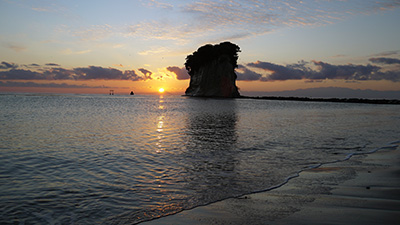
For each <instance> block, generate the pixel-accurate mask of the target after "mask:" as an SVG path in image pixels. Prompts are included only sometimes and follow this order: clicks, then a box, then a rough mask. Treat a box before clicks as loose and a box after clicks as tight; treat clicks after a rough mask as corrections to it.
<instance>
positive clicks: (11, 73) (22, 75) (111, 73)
mask: <svg viewBox="0 0 400 225" xmlns="http://www.w3.org/2000/svg"><path fill="white" fill-rule="evenodd" d="M0 65H1V66H2V67H1V68H2V69H9V70H8V71H0V80H131V81H139V80H147V79H151V77H149V76H145V77H142V76H139V75H138V74H137V73H136V72H135V71H134V70H126V71H121V70H118V69H113V68H104V67H98V66H89V67H78V68H73V69H64V68H51V69H41V70H39V71H40V72H37V71H32V70H24V69H15V68H16V67H17V66H16V65H15V64H10V63H6V62H3V63H2V64H0Z"/></svg>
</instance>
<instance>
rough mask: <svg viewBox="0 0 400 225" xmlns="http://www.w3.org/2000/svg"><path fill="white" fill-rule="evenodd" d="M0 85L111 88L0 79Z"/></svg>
mask: <svg viewBox="0 0 400 225" xmlns="http://www.w3.org/2000/svg"><path fill="white" fill-rule="evenodd" d="M0 87H39V88H112V87H107V86H87V85H85V84H82V85H75V84H66V83H61V84H57V83H47V84H41V83H35V82H14V81H6V82H3V81H0Z"/></svg>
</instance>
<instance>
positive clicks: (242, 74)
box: [236, 65, 262, 81]
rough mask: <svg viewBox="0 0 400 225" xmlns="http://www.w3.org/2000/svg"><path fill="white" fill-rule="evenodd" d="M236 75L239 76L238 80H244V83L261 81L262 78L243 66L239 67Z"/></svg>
mask: <svg viewBox="0 0 400 225" xmlns="http://www.w3.org/2000/svg"><path fill="white" fill-rule="evenodd" d="M236 74H237V80H242V81H254V80H260V78H261V77H262V75H261V74H259V73H256V72H254V71H251V70H249V69H247V68H246V67H245V66H243V65H238V68H237V70H236Z"/></svg>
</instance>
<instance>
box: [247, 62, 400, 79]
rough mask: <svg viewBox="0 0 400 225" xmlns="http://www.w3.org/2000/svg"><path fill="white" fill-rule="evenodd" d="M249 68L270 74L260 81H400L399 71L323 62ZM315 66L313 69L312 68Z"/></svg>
mask: <svg viewBox="0 0 400 225" xmlns="http://www.w3.org/2000/svg"><path fill="white" fill-rule="evenodd" d="M247 65H248V66H251V67H255V68H258V69H262V70H265V71H267V72H268V73H269V75H268V76H266V77H261V78H260V81H276V80H280V81H283V80H301V79H303V80H308V81H321V80H325V79H342V80H348V81H363V80H390V81H393V82H398V81H400V71H399V70H384V69H383V68H382V67H379V66H375V65H371V64H368V65H353V64H347V65H332V64H329V63H325V62H321V61H312V62H304V61H301V62H299V63H297V64H289V65H285V66H282V65H277V64H274V63H270V62H261V61H257V62H255V63H249V64H247ZM310 65H311V66H314V67H313V68H312V67H311V66H310Z"/></svg>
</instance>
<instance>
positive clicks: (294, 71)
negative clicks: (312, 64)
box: [247, 61, 305, 81]
mask: <svg viewBox="0 0 400 225" xmlns="http://www.w3.org/2000/svg"><path fill="white" fill-rule="evenodd" d="M247 65H248V66H251V67H255V68H259V69H263V70H266V71H269V72H271V75H270V76H269V77H268V78H267V79H266V80H265V81H267V80H300V79H302V78H303V77H304V76H305V71H304V70H301V69H298V68H296V67H298V66H299V65H298V64H294V65H287V66H281V65H277V64H274V63H270V62H261V61H257V62H255V63H249V64H247ZM263 79H265V78H263Z"/></svg>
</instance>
